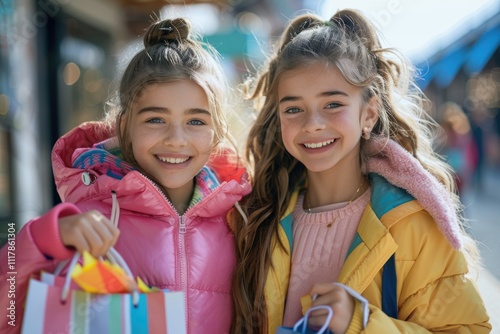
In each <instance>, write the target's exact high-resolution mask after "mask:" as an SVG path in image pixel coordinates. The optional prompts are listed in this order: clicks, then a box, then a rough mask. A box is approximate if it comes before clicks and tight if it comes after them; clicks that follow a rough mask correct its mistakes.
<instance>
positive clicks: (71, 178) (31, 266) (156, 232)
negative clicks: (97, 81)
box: [0, 19, 250, 334]
mask: <svg viewBox="0 0 500 334" xmlns="http://www.w3.org/2000/svg"><path fill="white" fill-rule="evenodd" d="M144 46H145V48H144V49H143V50H142V51H141V52H139V53H138V54H137V55H136V56H135V57H134V58H133V59H132V60H131V62H130V63H129V65H128V67H127V69H126V70H125V72H124V74H123V77H122V79H121V82H120V87H119V92H118V97H119V101H120V103H119V104H118V106H117V107H116V108H114V109H111V110H110V112H109V114H108V119H109V120H111V121H109V122H90V123H85V124H83V125H81V126H79V127H77V128H76V129H73V130H72V131H70V132H69V133H68V134H66V135H64V136H63V137H61V138H60V139H59V140H58V141H57V143H56V144H55V146H54V149H53V153H52V162H53V170H54V175H55V181H56V185H57V189H58V192H59V195H60V196H61V199H62V201H63V203H62V204H59V205H57V206H55V207H54V208H53V209H52V210H50V211H49V212H48V213H47V214H45V215H43V216H41V217H38V218H35V219H33V220H32V221H30V222H29V223H27V224H26V225H25V226H24V227H23V228H22V229H21V231H19V233H18V235H17V237H16V247H17V249H16V252H17V259H16V261H17V262H16V267H17V271H18V275H17V277H16V282H17V289H16V305H17V306H18V310H19V311H18V312H17V314H18V315H20V314H22V310H21V305H23V304H24V300H25V297H26V289H27V284H28V281H29V278H30V275H31V274H33V273H38V272H40V271H41V270H46V271H52V270H54V268H55V266H56V265H57V264H58V263H59V262H60V261H61V260H64V259H68V258H70V257H71V256H72V254H73V253H74V251H75V250H78V251H80V252H81V251H84V250H87V251H89V252H90V253H91V254H92V255H94V256H102V255H104V254H106V252H107V250H108V249H109V247H111V246H114V247H115V248H116V249H117V250H118V252H120V253H121V255H122V256H123V258H124V259H125V261H126V262H127V263H128V265H129V266H130V269H131V271H132V273H133V275H134V276H139V277H141V279H143V280H144V281H145V283H146V284H148V285H150V286H155V287H158V288H161V289H170V290H176V291H183V292H184V293H185V296H186V300H185V302H186V309H185V312H186V319H187V326H188V333H217V334H219V333H227V332H229V328H230V322H231V316H232V298H231V293H230V287H231V277H232V274H233V270H234V266H235V255H234V237H233V234H232V233H231V230H230V229H229V226H228V224H227V220H226V216H227V213H228V211H229V210H230V209H231V208H232V207H233V206H234V205H235V204H236V203H237V202H238V201H239V200H240V199H241V198H242V197H243V196H244V195H246V194H248V193H249V192H250V185H249V183H248V182H247V180H246V176H245V175H246V174H245V171H244V169H243V168H242V167H241V165H240V164H238V163H237V160H234V159H231V158H232V156H231V154H230V153H231V152H232V151H231V150H229V149H227V148H224V147H225V146H224V145H223V143H224V141H225V140H226V139H227V136H226V135H227V133H226V123H225V120H224V117H223V115H222V101H223V95H222V94H223V86H222V83H223V82H224V80H223V76H222V71H221V69H220V67H219V65H218V64H217V62H216V60H215V59H214V58H213V57H212V55H211V54H210V53H209V52H207V51H206V50H205V49H204V48H203V47H202V45H201V44H200V43H199V42H197V41H195V40H193V39H191V38H190V37H189V24H188V23H187V22H186V21H185V20H183V19H175V20H164V21H160V22H157V23H155V24H153V25H152V26H151V27H150V28H149V30H148V31H147V33H146V35H145V37H144ZM118 208H119V212H120V216H119V218H118V226H114V225H113V224H112V223H111V222H110V220H109V218H110V216H111V212H117V211H118V210H117V209H118ZM0 256H1V257H2V258H6V257H7V247H3V248H2V249H1V251H0ZM8 272H9V270H8V268H7V261H2V262H1V263H0V277H1V280H2V282H5V280H6V278H7V273H8ZM7 288H8V287H7V284H2V285H1V287H0V308H2V309H5V307H7V306H8V305H7V303H9V300H7V290H6V289H7ZM7 320H8V318H7ZM7 320H5V319H2V320H1V322H0V332H2V333H11V332H17V331H18V330H19V329H20V328H19V327H20V326H19V325H20V324H21V323H22V319H19V316H18V318H17V319H16V322H17V324H19V325H18V326H16V327H15V328H14V327H12V326H9V325H8V323H7Z"/></svg>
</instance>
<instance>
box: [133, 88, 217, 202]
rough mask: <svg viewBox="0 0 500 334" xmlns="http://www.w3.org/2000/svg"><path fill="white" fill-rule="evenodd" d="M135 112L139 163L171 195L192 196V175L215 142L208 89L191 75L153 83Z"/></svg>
mask: <svg viewBox="0 0 500 334" xmlns="http://www.w3.org/2000/svg"><path fill="white" fill-rule="evenodd" d="M130 112H131V114H130V117H131V119H130V123H129V127H128V129H129V138H130V141H131V143H132V151H133V155H134V158H135V160H136V161H137V163H138V164H139V166H140V167H141V168H142V170H143V171H144V172H145V173H146V174H147V175H149V176H151V177H152V178H153V179H154V180H155V181H156V182H158V183H159V185H160V186H162V187H163V188H164V190H165V191H166V192H167V194H168V195H169V197H172V196H173V195H174V194H182V195H181V196H182V197H183V198H185V197H190V194H191V192H192V190H193V178H194V177H195V176H196V175H197V174H198V172H199V171H200V170H201V168H202V167H203V166H204V165H205V163H206V162H207V161H208V159H209V156H210V153H211V151H212V149H213V147H214V126H213V122H212V117H211V112H210V107H209V103H208V99H207V95H206V94H205V91H204V90H203V89H202V88H201V87H200V86H199V85H198V84H196V83H195V82H193V81H190V80H181V81H175V82H169V83H159V84H154V85H149V86H147V87H145V88H144V89H143V90H142V92H141V93H140V95H139V96H138V97H137V98H136V100H135V103H134V104H133V106H132V108H131V110H130ZM171 199H172V198H171Z"/></svg>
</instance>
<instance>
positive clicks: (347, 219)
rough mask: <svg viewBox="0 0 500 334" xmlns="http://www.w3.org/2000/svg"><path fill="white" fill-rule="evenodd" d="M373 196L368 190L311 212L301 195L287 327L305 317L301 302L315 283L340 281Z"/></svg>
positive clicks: (295, 216) (296, 215)
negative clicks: (352, 197)
mask: <svg viewBox="0 0 500 334" xmlns="http://www.w3.org/2000/svg"><path fill="white" fill-rule="evenodd" d="M370 196H371V188H368V189H367V190H366V191H365V192H364V193H363V194H362V195H361V196H360V197H358V198H357V199H355V200H354V201H352V202H351V203H348V202H343V203H336V204H330V205H325V206H321V207H317V208H313V209H311V212H308V211H305V210H304V205H303V202H304V193H302V194H300V196H299V198H298V200H297V204H296V206H295V208H294V210H293V213H292V214H293V240H294V243H293V244H294V247H293V249H292V270H291V274H290V275H291V276H290V285H289V287H288V293H287V299H286V306H285V315H284V320H283V324H284V325H285V326H293V325H294V324H295V322H297V321H298V320H299V319H300V318H301V317H302V316H303V314H302V306H301V303H300V298H301V297H302V296H304V295H306V294H308V293H309V291H310V290H311V288H312V286H313V285H314V284H315V283H324V282H335V281H336V280H337V277H338V275H339V273H340V270H341V268H342V265H343V264H344V260H345V258H346V256H347V251H348V250H349V246H350V245H351V242H352V240H353V238H354V235H355V234H356V229H357V227H358V224H359V221H360V220H361V216H362V215H363V211H364V209H365V207H366V206H367V205H368V203H369V202H370ZM299 245H300V246H299Z"/></svg>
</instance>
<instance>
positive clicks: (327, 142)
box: [303, 139, 335, 148]
mask: <svg viewBox="0 0 500 334" xmlns="http://www.w3.org/2000/svg"><path fill="white" fill-rule="evenodd" d="M333 142H335V139H330V140H326V141H322V142H320V143H304V144H303V145H304V146H305V147H306V148H321V147H325V146H328V145H330V144H333Z"/></svg>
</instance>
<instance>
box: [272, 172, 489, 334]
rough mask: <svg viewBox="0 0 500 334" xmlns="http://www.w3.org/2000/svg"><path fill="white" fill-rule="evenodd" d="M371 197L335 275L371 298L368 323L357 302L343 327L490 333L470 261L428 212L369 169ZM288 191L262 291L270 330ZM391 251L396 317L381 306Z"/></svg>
mask: <svg viewBox="0 0 500 334" xmlns="http://www.w3.org/2000/svg"><path fill="white" fill-rule="evenodd" d="M370 181H371V185H372V198H371V203H370V204H369V205H368V206H367V208H366V209H365V211H364V213H363V216H362V218H361V221H360V223H359V226H358V229H357V234H356V236H355V238H354V240H353V242H352V244H351V247H350V249H349V252H348V255H347V257H346V260H345V262H344V266H343V268H342V270H341V272H340V275H339V278H338V282H339V283H342V284H344V285H347V286H349V287H351V288H352V289H354V290H355V291H357V292H359V293H360V294H361V295H363V296H364V297H365V298H366V299H367V300H368V301H369V303H370V315H369V320H368V324H367V326H366V328H364V330H363V328H362V327H363V326H362V322H361V307H360V305H359V303H358V304H357V305H356V308H355V313H354V315H353V318H352V320H351V324H350V326H349V329H348V331H347V332H348V333H377V334H378V333H429V332H431V333H489V332H490V330H491V325H490V324H489V317H488V314H487V312H486V309H485V307H484V304H483V301H482V299H481V297H480V295H479V293H478V290H477V288H476V286H475V284H474V282H473V281H472V280H471V279H470V278H469V277H468V276H467V273H468V266H467V262H466V260H465V257H464V255H463V253H462V252H460V251H459V250H455V249H453V247H451V245H450V243H449V242H448V241H447V240H446V238H445V237H444V236H443V234H442V233H441V232H440V231H439V230H438V228H437V225H436V224H435V223H434V219H433V218H432V217H431V216H430V214H429V213H428V212H427V211H425V210H424V209H423V208H422V206H421V205H420V204H419V203H418V202H417V201H416V200H414V199H413V197H411V196H410V195H408V193H407V192H406V191H404V190H402V189H400V188H396V187H394V186H392V185H390V184H389V183H388V182H387V181H386V180H385V179H384V178H382V177H380V176H378V175H370ZM297 198H298V191H297V192H295V193H294V194H293V196H292V199H291V202H290V203H289V206H288V210H287V212H286V214H285V216H284V218H283V219H282V220H281V223H280V230H279V237H280V239H281V241H282V243H283V244H284V245H285V247H286V250H284V249H282V248H281V247H280V246H279V244H278V243H277V242H276V241H277V240H275V241H274V246H273V252H272V266H271V268H270V269H269V272H268V275H267V280H266V285H265V298H266V308H267V312H268V324H267V329H268V333H269V334H274V333H275V332H276V328H277V327H278V326H280V325H281V323H282V321H283V314H284V309H285V298H286V295H287V289H288V283H289V278H290V266H291V265H290V263H291V261H290V254H291V249H292V246H293V235H292V223H293V222H292V215H291V213H292V210H293V208H294V207H295V203H296V201H297ZM394 253H395V260H396V276H397V285H396V290H397V305H398V319H393V318H390V317H389V316H387V315H386V314H385V313H384V312H382V310H381V305H382V302H381V299H382V296H381V286H382V268H383V266H384V264H385V263H386V262H387V260H388V259H389V258H390V257H391V256H392V255H393V254H394Z"/></svg>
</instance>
